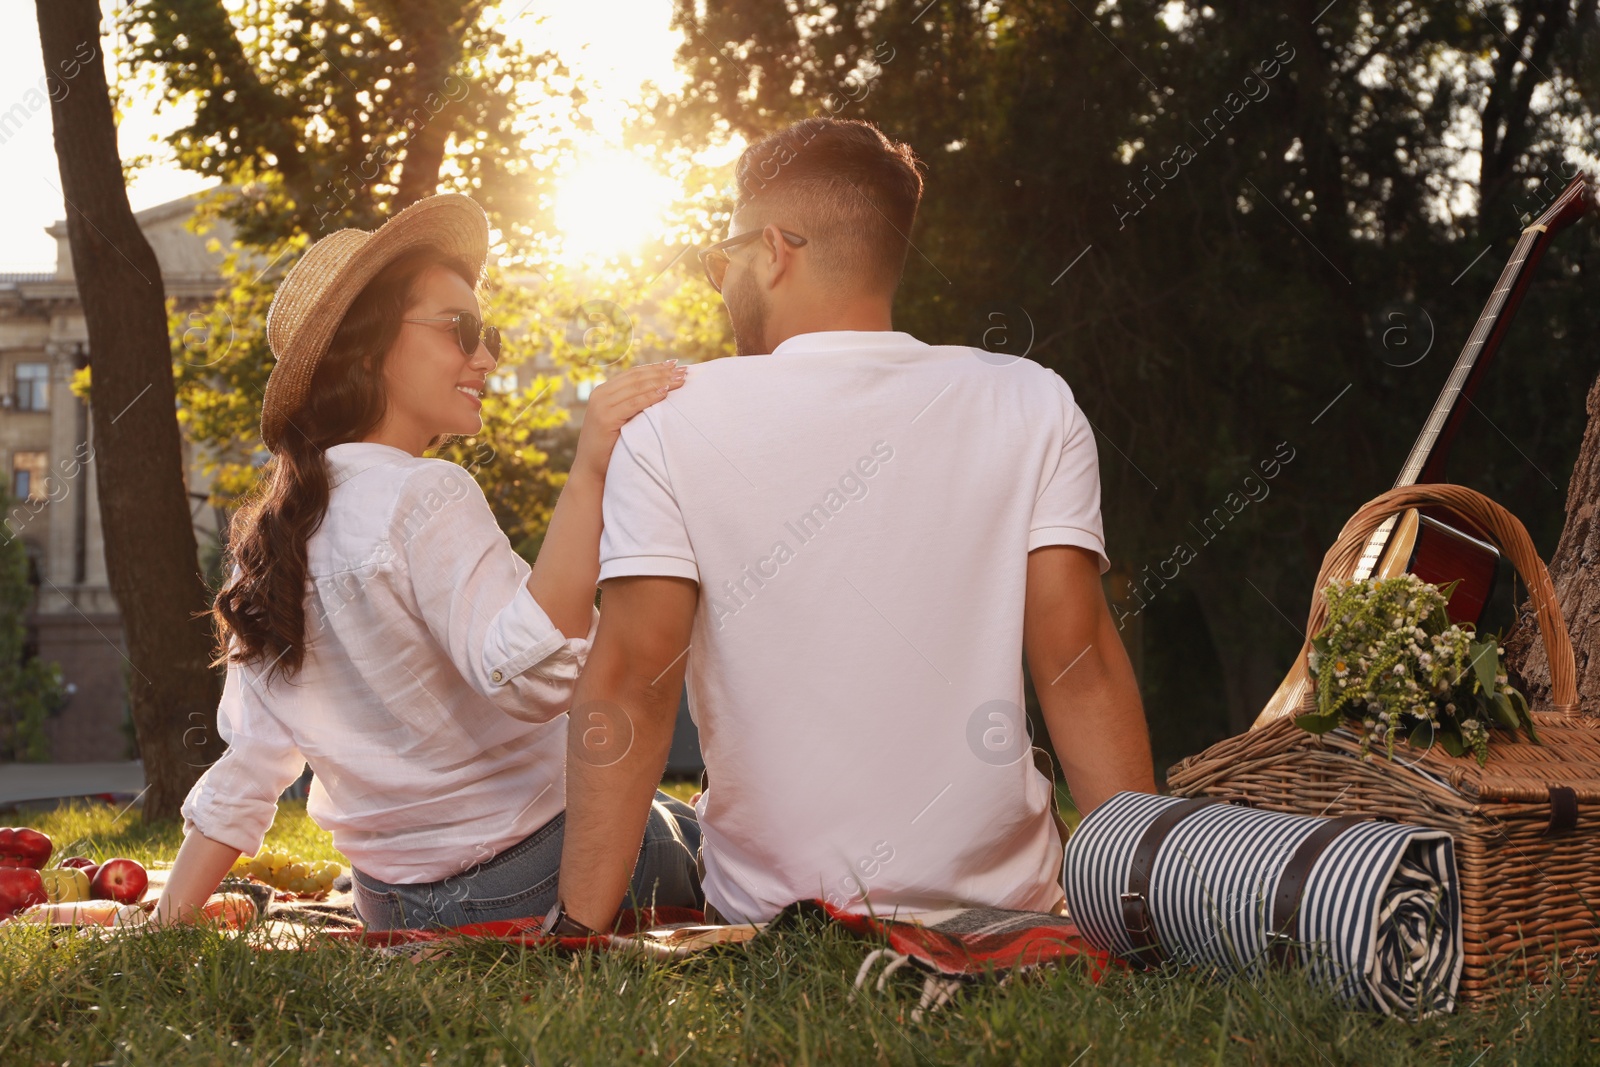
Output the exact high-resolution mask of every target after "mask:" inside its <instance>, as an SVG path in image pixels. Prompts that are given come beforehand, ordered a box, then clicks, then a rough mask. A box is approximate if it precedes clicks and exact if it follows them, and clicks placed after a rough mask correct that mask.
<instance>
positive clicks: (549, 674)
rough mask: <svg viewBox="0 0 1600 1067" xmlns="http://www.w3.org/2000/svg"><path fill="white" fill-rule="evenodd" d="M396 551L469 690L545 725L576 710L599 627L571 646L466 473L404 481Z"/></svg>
mask: <svg viewBox="0 0 1600 1067" xmlns="http://www.w3.org/2000/svg"><path fill="white" fill-rule="evenodd" d="M389 538H390V543H391V545H392V546H393V547H394V549H395V557H396V561H397V563H398V566H399V568H400V570H401V572H402V573H401V575H400V584H401V586H402V587H404V588H408V589H409V594H410V598H411V600H412V606H413V608H414V610H415V611H416V612H417V615H418V616H419V617H420V618H421V619H422V621H423V622H424V624H426V626H427V627H428V630H429V632H430V633H431V634H432V635H433V637H434V639H435V640H436V641H438V643H439V645H440V646H441V647H442V648H443V649H444V650H445V651H446V653H447V654H448V655H449V656H450V659H451V661H452V662H453V663H454V664H455V666H456V669H457V670H459V671H460V672H461V676H462V677H463V678H464V679H466V681H467V683H468V684H469V685H471V686H472V688H474V689H476V690H477V691H478V692H479V693H482V694H483V695H484V696H485V697H487V698H488V699H489V700H491V701H493V702H494V703H495V705H496V706H497V707H499V708H501V709H502V710H503V711H505V712H506V713H507V714H509V715H512V716H513V717H515V718H518V719H522V720H524V721H528V722H547V721H549V720H550V719H553V718H555V717H556V716H558V715H560V714H562V713H563V712H565V711H566V710H567V709H568V708H569V707H570V706H571V704H572V691H573V687H574V683H575V682H576V680H577V676H578V674H579V672H581V671H582V669H583V665H584V663H585V662H586V661H587V660H588V656H589V649H590V648H591V647H592V645H593V643H594V636H595V629H596V627H597V625H598V623H599V618H600V613H599V611H598V609H592V610H591V615H590V622H589V632H588V633H587V634H586V635H585V636H583V637H574V638H568V637H567V636H566V635H565V634H563V633H562V632H561V631H560V630H558V629H557V628H556V627H555V625H554V624H553V623H552V622H551V621H550V617H549V615H547V614H546V613H545V610H544V609H543V608H542V607H540V606H539V602H538V601H537V600H535V599H534V597H533V594H532V593H531V592H529V590H528V576H529V575H530V574H531V573H532V570H533V568H532V567H530V566H529V565H528V561H527V560H525V559H523V558H522V557H521V556H519V555H517V553H516V550H514V549H513V548H512V547H511V542H510V540H509V539H508V538H507V537H506V535H505V532H504V531H503V530H501V529H500V526H499V524H498V523H497V522H496V521H495V518H494V512H492V511H491V510H490V509H489V502H488V501H487V500H486V499H484V495H483V490H482V489H481V488H480V487H479V486H478V483H477V482H476V481H475V480H474V479H473V477H472V475H471V474H469V473H467V471H466V470H464V469H463V468H462V467H460V466H458V465H456V464H454V463H450V462H448V461H445V460H439V461H437V462H434V463H429V464H427V465H425V466H423V467H421V468H419V469H418V470H417V471H416V472H415V473H413V474H412V475H411V476H410V477H409V478H407V479H406V482H405V485H404V486H403V487H402V489H401V492H400V496H399V499H398V501H397V503H396V506H395V513H394V517H393V519H392V521H391V523H390V533H389Z"/></svg>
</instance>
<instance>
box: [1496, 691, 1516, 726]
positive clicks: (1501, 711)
mask: <svg viewBox="0 0 1600 1067" xmlns="http://www.w3.org/2000/svg"><path fill="white" fill-rule="evenodd" d="M1489 714H1490V715H1491V716H1493V718H1494V721H1495V722H1496V723H1498V724H1500V725H1501V726H1504V727H1507V728H1508V729H1512V730H1515V729H1516V728H1517V727H1518V726H1520V725H1522V720H1521V718H1520V717H1519V716H1518V715H1517V709H1516V708H1514V707H1512V706H1511V700H1510V699H1509V698H1508V697H1507V696H1506V695H1505V694H1504V693H1496V694H1495V695H1494V698H1493V699H1492V700H1490V701H1489Z"/></svg>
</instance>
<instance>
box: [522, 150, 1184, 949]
mask: <svg viewBox="0 0 1600 1067" xmlns="http://www.w3.org/2000/svg"><path fill="white" fill-rule="evenodd" d="M916 163H917V161H916V159H915V157H914V156H913V154H912V152H911V150H910V149H909V148H908V147H907V146H905V145H902V144H896V143H893V142H891V141H890V140H888V139H887V138H886V137H884V136H883V134H881V133H880V132H879V131H878V130H877V129H876V127H873V126H871V125H870V124H867V123H863V122H853V121H852V122H843V121H837V120H831V119H808V120H805V121H802V122H799V123H796V124H795V125H794V126H791V127H790V128H788V129H786V130H784V131H782V132H781V133H778V134H776V135H774V136H772V137H771V138H769V139H767V140H766V141H763V142H762V143H760V144H757V145H754V146H752V147H751V148H750V149H748V150H747V151H746V152H745V153H744V155H743V157H741V159H740V161H739V164H738V169H737V174H738V183H739V193H740V200H739V204H738V207H737V208H736V210H735V211H734V213H733V218H732V221H731V224H730V227H729V232H730V234H731V236H730V238H729V239H728V240H726V241H723V242H720V243H719V244H718V245H716V246H713V248H712V249H711V250H710V252H709V253H708V254H707V255H706V256H705V257H704V259H705V261H706V267H707V274H708V276H709V277H710V278H711V280H712V284H713V285H716V286H717V287H718V288H720V289H721V290H722V292H723V299H724V301H725V302H726V304H727V307H728V314H729V316H730V318H731V320H732V323H733V329H734V339H735V345H736V347H737V351H738V353H739V355H740V356H742V357H745V358H738V359H726V360H716V361H713V362H711V363H707V364H703V365H700V366H697V367H694V368H691V370H690V374H689V379H688V381H687V382H686V384H685V385H684V386H683V387H682V388H681V389H679V390H678V392H677V393H675V394H674V395H673V396H672V397H670V398H668V399H666V400H663V401H662V403H660V404H659V405H656V406H654V407H652V408H650V409H648V410H646V411H645V412H643V413H642V414H641V416H640V417H638V418H635V419H633V420H632V421H630V422H629V423H627V424H626V425H625V426H624V427H623V429H622V434H621V441H620V446H621V447H619V448H617V449H616V451H615V453H614V454H613V457H612V461H611V466H610V468H609V471H608V474H607V478H606V490H605V505H604V511H605V513H604V518H605V533H604V535H603V539H602V543H601V569H600V587H601V589H602V590H603V594H602V596H603V601H604V603H603V606H602V611H601V617H600V624H599V630H598V633H597V635H596V638H595V643H594V647H593V650H592V651H591V653H590V656H589V662H588V667H587V669H586V671H585V673H584V675H583V676H582V678H581V679H580V680H579V683H578V687H577V690H576V694H575V696H574V703H573V711H572V730H571V734H570V741H569V747H568V753H567V767H568V778H567V833H566V841H565V849H564V852H563V856H562V864H561V874H560V896H561V903H560V904H559V905H558V911H557V912H553V913H552V918H551V923H552V925H553V926H554V925H557V924H558V920H559V925H560V927H561V929H562V930H563V931H564V932H576V931H580V930H582V929H583V928H585V927H588V928H606V927H608V926H609V925H610V923H611V922H612V921H613V918H614V916H615V914H616V912H617V910H618V908H619V906H620V905H621V903H622V900H623V894H624V891H625V890H626V888H627V884H628V872H629V871H630V870H631V869H632V866H633V861H634V856H635V854H636V853H637V851H638V848H639V842H640V839H641V837H642V834H643V830H644V825H645V818H646V815H647V813H648V811H649V808H650V803H651V797H652V795H653V793H654V790H655V786H656V783H657V782H658V781H659V778H660V775H661V772H662V768H663V766H664V764H665V760H666V755H667V750H668V747H669V744H670V741H671V734H672V725H673V717H674V712H675V710H676V704H677V700H678V694H679V692H680V690H681V687H682V685H683V681H684V678H685V674H686V673H687V678H688V685H689V699H690V707H691V709H692V710H693V712H694V715H695V720H696V722H697V723H698V724H699V727H700V740H701V746H702V749H703V752H704V756H705V762H706V768H707V771H708V778H709V787H708V788H707V790H706V792H705V793H704V795H703V796H702V797H701V798H700V800H699V802H698V805H697V807H698V813H699V817H700V825H701V828H702V833H703V842H704V843H703V848H702V860H703V866H704V891H705V897H706V902H707V904H708V911H709V912H710V913H711V914H714V915H716V916H719V917H720V918H721V919H723V920H724V921H730V922H757V921H764V920H767V919H770V918H771V917H772V916H773V915H774V914H776V913H777V912H778V911H779V910H780V909H781V908H782V907H783V906H785V905H786V904H788V903H790V902H792V901H795V900H798V899H809V898H821V899H823V900H826V901H828V902H829V903H831V904H833V905H834V906H835V907H839V908H843V909H846V910H850V911H856V912H863V911H867V910H869V909H870V910H872V911H874V912H876V913H878V914H887V913H891V912H894V911H896V910H899V911H902V912H904V911H921V910H929V909H935V908H939V907H948V906H951V905H956V904H967V905H989V906H995V907H1009V908H1023V909H1033V910H1040V911H1047V910H1051V909H1053V908H1056V907H1057V906H1058V905H1059V904H1060V902H1061V900H1062V893H1061V885H1060V877H1061V860H1062V843H1061V840H1060V837H1059V836H1058V833H1057V829H1056V826H1055V824H1054V822H1053V813H1054V792H1053V788H1052V784H1051V783H1050V782H1049V781H1048V780H1047V779H1046V778H1045V777H1044V775H1042V774H1041V773H1040V772H1039V771H1038V770H1036V769H1035V765H1034V762H1033V760H1032V758H1031V756H1030V746H1029V743H1028V738H1027V735H1026V725H1025V718H1024V716H1023V713H1022V708H1021V705H1022V703H1023V680H1022V671H1021V663H1022V659H1021V655H1020V654H1021V653H1022V652H1023V651H1024V648H1025V650H1026V656H1027V662H1028V665H1029V669H1030V670H1031V671H1032V675H1033V679H1034V683H1035V686H1036V688H1037V690H1038V693H1039V696H1040V703H1041V706H1042V709H1043V712H1044V717H1045V721H1046V723H1047V724H1048V727H1049V730H1050V735H1051V739H1052V741H1053V742H1054V744H1055V748H1056V751H1057V753H1058V754H1059V756H1060V759H1061V761H1062V764H1063V767H1064V769H1065V772H1066V777H1067V782H1068V785H1069V786H1070V788H1071V790H1072V795H1073V797H1074V799H1075V800H1076V802H1077V804H1078V805H1079V807H1080V808H1082V809H1083V810H1085V811H1087V810H1089V809H1091V808H1093V807H1095V806H1096V805H1097V804H1099V803H1100V802H1101V801H1103V800H1105V799H1106V798H1107V797H1109V796H1111V795H1112V794H1113V793H1115V792H1117V791H1118V790H1123V789H1132V790H1141V791H1147V792H1154V791H1155V781H1154V775H1153V771H1152V767H1151V762H1150V750H1149V739H1148V736H1147V732H1146V727H1145V723H1144V715H1143V710H1142V708H1141V706H1140V702H1139V696H1138V692H1137V689H1136V688H1135V684H1134V679H1133V673H1132V669H1131V667H1130V665H1129V662H1128V658H1127V655H1126V653H1125V652H1124V650H1123V648H1122V644H1121V642H1120V639H1119V637H1118V634H1117V630H1116V627H1115V625H1114V623H1113V622H1112V620H1111V616H1110V613H1109V611H1108V610H1107V606H1106V601H1105V596H1104V594H1103V592H1102V589H1101V585H1100V575H1101V574H1102V573H1103V572H1104V571H1105V570H1107V569H1108V568H1109V563H1108V562H1107V560H1106V557H1105V552H1104V545H1103V537H1102V532H1101V520H1100V482H1099V468H1098V461H1097V459H1096V453H1095V444H1094V438H1093V433H1092V429H1091V427H1090V426H1089V423H1088V420H1087V419H1086V418H1085V417H1084V415H1083V413H1082V412H1081V411H1079V410H1078V407H1077V405H1076V403H1074V401H1073V398H1072V393H1071V391H1070V390H1069V389H1068V388H1067V386H1066V384H1065V383H1064V382H1063V381H1062V380H1061V378H1060V377H1059V376H1057V375H1056V374H1055V373H1054V372H1051V371H1048V370H1046V369H1044V368H1043V367H1041V366H1039V365H1038V364H1036V363H1033V362H1031V361H1029V360H1026V359H1006V358H998V357H996V356H994V355H992V354H990V353H987V352H978V351H976V350H974V349H970V348H962V347H954V346H930V345H926V344H924V343H922V342H921V341H918V340H917V339H916V338H913V337H911V336H910V335H908V334H905V333H900V332H896V331H895V330H894V329H893V326H892V323H891V319H890V305H891V302H892V299H893V296H894V291H895V289H896V287H897V286H898V284H899V280H900V276H901V273H902V270H903V268H904V265H905V259H906V254H907V245H908V241H909V238H908V235H909V233H910V231H911V226H912V222H913V220H914V218H915V215H916V209H917V204H918V202H919V201H920V199H921V194H922V178H921V175H920V174H919V173H918V171H917V168H916Z"/></svg>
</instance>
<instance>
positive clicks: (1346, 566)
mask: <svg viewBox="0 0 1600 1067" xmlns="http://www.w3.org/2000/svg"><path fill="white" fill-rule="evenodd" d="M1435 504H1437V505H1444V506H1447V507H1449V508H1451V509H1452V510H1454V511H1456V512H1457V513H1459V514H1461V515H1462V516H1464V517H1465V518H1467V519H1468V520H1469V521H1471V522H1472V523H1473V524H1475V525H1476V526H1477V527H1478V528H1479V529H1480V530H1481V531H1482V532H1483V533H1484V534H1485V535H1487V536H1488V537H1489V538H1490V539H1491V540H1492V541H1493V542H1494V543H1495V544H1496V545H1497V546H1498V547H1499V548H1500V549H1501V551H1502V552H1504V553H1505V555H1506V556H1507V557H1508V558H1509V559H1510V560H1511V562H1512V564H1513V565H1514V566H1515V567H1516V570H1517V573H1518V574H1520V575H1521V576H1522V579H1523V581H1525V582H1526V583H1527V585H1528V588H1529V592H1530V595H1531V597H1532V601H1533V603H1534V605H1535V606H1536V607H1537V615H1538V623H1539V633H1540V636H1541V638H1542V639H1543V641H1544V647H1545V651H1546V653H1547V654H1548V657H1549V661H1550V678H1551V697H1552V701H1551V703H1550V704H1548V705H1544V706H1535V707H1534V708H1533V709H1532V714H1533V720H1534V723H1535V725H1536V726H1537V729H1538V732H1539V739H1540V740H1541V741H1542V742H1543V744H1533V743H1532V742H1530V741H1528V740H1527V738H1526V737H1525V736H1524V735H1523V734H1522V733H1521V732H1518V733H1517V734H1516V735H1515V737H1514V738H1513V736H1512V735H1511V734H1510V733H1509V732H1507V731H1503V730H1497V731H1495V732H1494V736H1493V738H1492V740H1491V742H1490V747H1489V761H1488V764H1487V765H1486V766H1483V767H1479V766H1478V763H1477V760H1475V759H1474V758H1473V757H1472V756H1471V755H1470V754H1469V755H1466V756H1462V757H1452V756H1450V755H1449V754H1448V753H1446V752H1445V751H1444V749H1443V747H1442V746H1437V745H1435V746H1430V747H1429V748H1428V749H1426V750H1421V749H1417V748H1413V747H1411V746H1410V745H1408V744H1397V745H1396V747H1395V757H1394V760H1393V761H1391V760H1390V759H1389V758H1388V757H1387V756H1386V755H1385V754H1384V753H1383V749H1382V746H1381V745H1376V744H1375V745H1374V746H1373V754H1372V756H1371V757H1370V758H1369V759H1367V760H1362V759H1361V758H1360V733H1359V730H1360V729H1361V727H1359V726H1358V725H1353V724H1352V725H1347V726H1343V727H1340V728H1339V729H1336V730H1334V731H1333V732H1331V733H1327V734H1321V735H1317V734H1311V733H1308V732H1306V731H1305V730H1302V729H1301V728H1300V727H1299V726H1297V725H1296V724H1295V722H1294V715H1295V714H1300V713H1302V712H1305V711H1310V710H1312V708H1313V707H1314V700H1315V696H1314V694H1313V693H1312V692H1310V691H1309V690H1308V693H1307V695H1306V696H1305V697H1304V698H1303V700H1302V703H1301V705H1300V707H1298V708H1296V709H1295V710H1294V713H1293V714H1290V715H1285V716H1283V717H1281V718H1278V719H1275V720H1273V721H1271V722H1270V723H1267V724H1265V725H1261V724H1258V725H1257V728H1254V729H1252V730H1250V731H1249V732H1247V733H1244V734H1240V735H1239V736H1237V737H1231V738H1228V739H1227V740H1225V741H1221V742H1218V743H1217V744H1215V745H1212V746H1211V747H1210V748H1208V749H1206V750H1205V751H1204V752H1201V753H1199V754H1197V755H1194V756H1190V757H1189V758H1187V759H1185V760H1183V761H1182V762H1180V763H1178V764H1176V765H1175V766H1174V767H1172V768H1171V770H1170V771H1168V774H1167V782H1168V785H1169V786H1170V788H1171V790H1172V792H1173V793H1175V794H1177V795H1179V796H1191V797H1192V796H1224V797H1231V798H1239V799H1242V800H1244V801H1245V802H1246V803H1250V804H1253V805H1255V806H1256V807H1259V808H1263V809H1267V810H1272V811H1283V812H1290V813H1294V814H1302V815H1355V816H1368V817H1377V818H1392V819H1394V820H1396V821H1398V822H1404V823H1413V824H1418V825H1423V826H1429V827H1436V828H1439V829H1443V830H1447V831H1449V832H1450V834H1451V835H1452V836H1453V837H1454V839H1455V847H1456V860H1457V863H1458V865H1459V870H1460V875H1461V903H1462V918H1463V922H1462V933H1463V939H1464V946H1463V947H1464V950H1465V957H1466V962H1465V967H1464V969H1463V971H1462V977H1461V986H1460V995H1461V999H1462V1001H1463V1002H1464V1003H1466V1004H1468V1005H1475V1004H1483V1003H1486V1002H1489V1001H1492V1000H1493V999H1494V997H1495V996H1496V994H1497V993H1499V992H1501V991H1504V990H1506V989H1508V988H1510V987H1511V986H1512V985H1513V984H1517V983H1520V982H1523V981H1534V982H1539V981H1543V980H1545V979H1547V978H1548V977H1549V973H1548V971H1549V968H1550V966H1551V965H1552V960H1553V959H1556V958H1559V959H1560V965H1561V968H1562V970H1563V972H1564V973H1569V974H1571V973H1576V971H1578V970H1580V969H1582V968H1587V967H1590V966H1593V964H1594V962H1595V960H1596V958H1597V954H1600V862H1597V861H1600V721H1597V719H1596V717H1595V716H1593V715H1590V714H1586V713H1584V712H1583V711H1582V710H1580V709H1579V707H1578V704H1577V690H1576V684H1575V677H1576V670H1575V666H1574V663H1573V656H1572V643H1571V640H1570V639H1569V637H1568V634H1567V630H1566V625H1565V623H1564V622H1563V621H1562V618H1561V607H1560V605H1559V604H1558V603H1557V602H1556V596H1555V589H1554V587H1553V586H1552V585H1551V582H1550V575H1549V572H1547V571H1546V570H1545V566H1544V563H1543V561H1541V560H1540V559H1539V556H1538V553H1537V552H1536V551H1535V549H1534V547H1533V542H1532V541H1531V540H1530V539H1529V537H1528V532H1527V530H1525V529H1524V528H1523V526H1522V523H1521V522H1519V521H1518V520H1517V519H1516V517H1515V516H1513V515H1512V514H1511V513H1510V512H1508V511H1506V510H1505V509H1504V508H1502V507H1500V505H1498V504H1496V503H1495V502H1494V501H1492V500H1490V499H1488V498H1487V497H1485V496H1483V495H1482V494H1480V493H1477V492H1474V491H1473V490H1471V489H1467V488H1465V487H1464V486H1459V485H1445V484H1432V485H1412V486H1405V487H1402V488H1397V489H1391V490H1390V491H1388V492H1386V493H1384V494H1383V495H1382V496H1379V497H1377V498H1375V499H1373V500H1371V501H1369V502H1368V503H1367V504H1366V505H1365V506H1363V507H1362V508H1361V509H1360V510H1359V511H1357V512H1356V513H1355V515H1354V516H1352V517H1351V519H1350V521H1349V522H1348V523H1346V524H1345V527H1344V530H1343V531H1342V532H1341V533H1340V534H1339V538H1338V540H1337V541H1336V542H1335V543H1334V545H1333V547H1332V548H1331V549H1329V550H1328V554H1327V556H1326V557H1324V559H1323V562H1322V569H1321V571H1320V572H1319V573H1318V574H1317V585H1316V591H1314V592H1313V594H1312V600H1311V614H1310V618H1309V619H1308V621H1307V624H1306V634H1307V637H1308V640H1307V643H1306V644H1305V645H1304V646H1302V648H1301V650H1300V655H1301V656H1302V657H1304V656H1305V655H1306V654H1307V652H1309V651H1310V642H1309V638H1310V637H1311V636H1313V635H1315V634H1316V633H1317V631H1318V630H1320V629H1321V628H1322V625H1323V622H1324V621H1325V619H1326V614H1327V604H1326V603H1325V601H1324V600H1323V597H1322V594H1321V590H1322V589H1323V587H1324V586H1325V585H1326V584H1327V583H1328V581H1330V580H1331V579H1333V578H1336V577H1338V578H1348V577H1349V576H1350V575H1351V574H1353V573H1354V569H1355V564H1356V561H1357V560H1358V559H1359V557H1360V555H1361V552H1362V549H1363V548H1364V547H1365V545H1366V543H1367V540H1368V538H1369V537H1370V536H1371V535H1372V533H1373V532H1374V531H1375V530H1376V529H1377V528H1378V526H1379V524H1381V523H1382V522H1383V521H1384V520H1385V519H1386V518H1388V517H1389V516H1390V515H1391V514H1395V513H1397V512H1400V511H1404V510H1405V509H1407V508H1413V507H1426V506H1428V505H1435Z"/></svg>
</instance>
